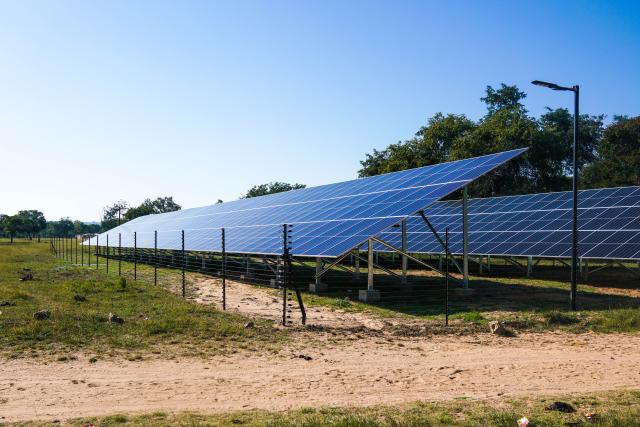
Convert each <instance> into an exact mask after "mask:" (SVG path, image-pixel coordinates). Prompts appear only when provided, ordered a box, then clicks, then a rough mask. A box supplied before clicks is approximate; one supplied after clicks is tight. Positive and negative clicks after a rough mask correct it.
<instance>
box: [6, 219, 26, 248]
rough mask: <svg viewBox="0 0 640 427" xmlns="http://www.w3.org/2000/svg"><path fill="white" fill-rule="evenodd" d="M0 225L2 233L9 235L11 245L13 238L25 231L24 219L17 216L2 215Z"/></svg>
mask: <svg viewBox="0 0 640 427" xmlns="http://www.w3.org/2000/svg"><path fill="white" fill-rule="evenodd" d="M0 224H1V225H2V231H4V232H5V233H6V234H8V235H9V238H10V239H11V243H13V238H14V237H15V236H16V235H17V234H18V233H20V232H22V230H24V229H25V224H24V219H23V218H22V217H20V216H18V215H2V217H1V218H0Z"/></svg>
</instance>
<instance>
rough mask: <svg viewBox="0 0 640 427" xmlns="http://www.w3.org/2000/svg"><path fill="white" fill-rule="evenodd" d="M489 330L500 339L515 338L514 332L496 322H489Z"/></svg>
mask: <svg viewBox="0 0 640 427" xmlns="http://www.w3.org/2000/svg"><path fill="white" fill-rule="evenodd" d="M489 328H490V329H491V333H492V334H494V335H498V336H500V337H511V336H513V332H511V331H509V330H508V329H507V328H505V327H504V325H503V324H502V323H501V322H499V321H497V320H494V321H493V322H489Z"/></svg>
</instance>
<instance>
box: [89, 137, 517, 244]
mask: <svg viewBox="0 0 640 427" xmlns="http://www.w3.org/2000/svg"><path fill="white" fill-rule="evenodd" d="M524 151H525V150H524V149H519V150H512V151H506V152H502V153H496V154H490V155H487V156H482V157H475V158H471V159H465V160H459V161H455V162H449V163H441V164H437V165H432V166H425V167H421V168H416V169H410V170H406V171H400V172H393V173H388V174H384V175H378V176H374V177H368V178H361V179H356V180H352V181H346V182H340V183H336V184H329V185H323V186H319V187H312V188H305V189H300V190H293V191H287V192H284V193H277V194H272V195H267V196H262V197H255V198H250V199H241V200H236V201H233V202H228V203H222V204H216V205H211V206H205V207H200V208H193V209H184V210H180V211H176V212H170V213H165V214H158V215H147V216H144V217H139V218H136V219H134V220H132V221H130V222H127V223H125V224H123V225H121V226H118V227H116V228H114V229H112V230H109V231H108V232H105V233H102V234H100V235H99V236H97V238H96V237H94V238H92V239H91V240H90V243H91V244H92V245H95V244H96V242H97V240H98V239H99V243H100V245H105V242H106V237H107V235H109V242H110V245H111V246H117V244H118V243H117V242H118V238H119V236H120V238H121V244H122V246H123V247H133V246H134V232H135V237H136V242H135V244H136V246H137V247H139V248H153V247H154V231H157V233H158V248H159V249H174V250H179V249H181V239H180V231H181V230H185V249H186V250H191V251H216V252H218V251H220V250H221V239H220V233H221V229H222V228H224V229H225V235H226V250H227V251H228V252H233V253H251V254H272V255H273V254H281V253H282V247H283V244H282V240H283V239H282V235H283V233H282V225H283V224H291V225H292V233H291V235H292V242H291V245H290V246H291V253H292V254H293V255H298V256H323V257H336V256H339V255H341V254H343V253H345V252H347V251H349V250H350V249H352V248H354V247H356V246H357V245H359V244H360V243H362V242H363V241H366V240H367V239H368V238H370V237H373V236H376V235H378V234H379V233H380V232H382V231H383V230H385V229H387V228H389V227H390V226H392V225H393V224H395V223H398V222H399V221H401V220H402V219H403V218H406V217H407V216H409V215H411V214H413V213H415V212H417V211H418V210H420V209H423V208H425V207H427V206H429V205H431V204H433V203H434V202H435V201H437V200H439V199H441V198H443V197H445V196H446V195H448V194H450V193H452V192H454V191H456V190H458V189H460V188H462V187H464V186H465V185H466V184H467V183H469V182H470V181H472V180H474V179H476V178H478V177H480V176H482V175H484V174H485V173H487V172H489V171H491V170H492V169H494V168H496V167H498V166H500V165H501V164H503V163H505V162H507V161H508V160H510V159H512V158H514V157H516V156H518V155H520V154H521V153H523V152H524ZM86 243H88V242H85V244H86Z"/></svg>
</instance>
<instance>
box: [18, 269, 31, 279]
mask: <svg viewBox="0 0 640 427" xmlns="http://www.w3.org/2000/svg"><path fill="white" fill-rule="evenodd" d="M20 280H21V281H22V282H26V281H28V280H33V273H32V272H31V269H29V268H23V269H22V270H20Z"/></svg>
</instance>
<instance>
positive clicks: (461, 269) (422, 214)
mask: <svg viewBox="0 0 640 427" xmlns="http://www.w3.org/2000/svg"><path fill="white" fill-rule="evenodd" d="M418 214H419V215H420V216H421V217H422V220H423V221H424V222H425V224H427V226H428V227H429V230H431V233H433V235H434V236H435V238H436V240H438V243H440V246H442V249H444V250H445V254H446V255H447V256H448V257H450V258H451V261H452V262H453V265H455V266H456V268H457V269H458V271H459V272H460V274H462V275H464V269H463V268H462V267H460V264H458V262H457V261H456V259H455V258H454V257H453V254H452V253H451V252H450V251H449V249H447V246H446V245H445V244H444V242H443V241H442V238H441V237H440V235H439V234H438V232H437V231H436V229H435V228H434V227H433V225H431V222H430V221H429V219H428V218H427V217H426V215H425V214H424V211H418ZM440 270H442V268H440Z"/></svg>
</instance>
